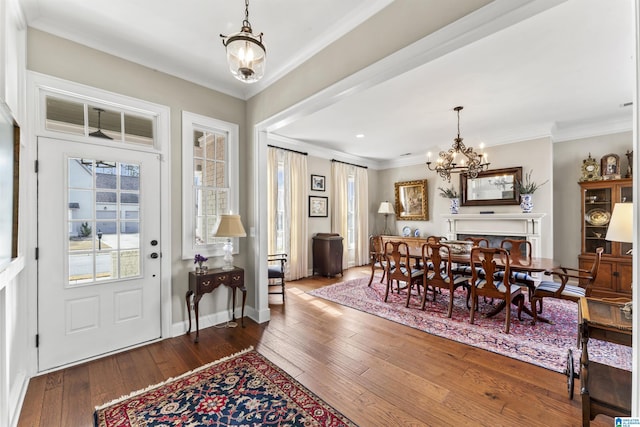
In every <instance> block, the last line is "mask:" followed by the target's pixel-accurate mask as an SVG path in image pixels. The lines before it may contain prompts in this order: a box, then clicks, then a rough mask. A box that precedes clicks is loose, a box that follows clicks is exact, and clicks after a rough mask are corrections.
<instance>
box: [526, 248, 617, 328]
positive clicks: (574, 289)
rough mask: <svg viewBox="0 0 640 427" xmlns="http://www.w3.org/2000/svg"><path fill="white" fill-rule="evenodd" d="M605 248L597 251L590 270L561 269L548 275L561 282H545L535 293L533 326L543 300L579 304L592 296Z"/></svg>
mask: <svg viewBox="0 0 640 427" xmlns="http://www.w3.org/2000/svg"><path fill="white" fill-rule="evenodd" d="M603 251H604V248H602V247H599V248H597V249H596V256H595V258H594V259H593V264H592V265H591V268H590V269H589V270H586V269H581V268H570V267H559V268H558V269H556V270H553V271H551V272H549V273H545V274H547V275H554V276H557V277H558V278H559V279H560V281H559V282H556V281H554V280H543V281H542V282H540V284H539V285H538V286H537V287H536V288H535V290H534V291H533V295H532V297H531V308H532V310H531V311H533V324H534V325H535V323H536V321H537V320H538V313H537V310H535V307H536V303H537V302H538V301H542V298H558V299H564V300H569V301H575V302H578V301H579V300H580V298H581V297H588V296H591V289H592V286H593V282H595V280H596V278H597V277H598V270H599V269H600V261H601V259H602V252H603ZM571 279H573V280H574V281H577V284H570V283H569V280H571Z"/></svg>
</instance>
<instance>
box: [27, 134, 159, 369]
mask: <svg viewBox="0 0 640 427" xmlns="http://www.w3.org/2000/svg"><path fill="white" fill-rule="evenodd" d="M38 253H39V255H38V336H39V348H38V363H39V370H40V371H44V370H48V369H52V368H55V367H58V366H62V365H66V364H70V363H74V362H77V361H80V360H83V359H87V358H91V357H95V356H98V355H101V354H105V353H109V352H112V351H115V350H120V349H123V348H126V347H130V346H133V345H136V344H140V343H143V342H146V341H150V340H154V339H157V338H159V337H160V336H161V319H160V160H159V155H158V154H155V153H147V152H139V151H134V150H126V149H121V148H113V147H112V146H109V147H105V146H98V145H91V144H86V143H78V142H69V141H62V140H57V139H50V138H39V139H38Z"/></svg>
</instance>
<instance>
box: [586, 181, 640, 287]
mask: <svg viewBox="0 0 640 427" xmlns="http://www.w3.org/2000/svg"><path fill="white" fill-rule="evenodd" d="M580 189H581V191H582V245H581V247H582V249H581V253H580V255H579V256H578V259H579V264H580V268H584V269H589V268H591V265H592V264H593V259H594V256H595V251H596V248H598V247H600V246H602V247H603V248H604V252H603V255H602V262H601V264H600V270H599V272H598V277H597V278H596V281H595V283H594V288H593V293H592V295H593V296H597V297H628V298H631V279H632V267H631V243H622V242H614V241H609V240H606V239H605V237H606V235H607V229H608V227H609V221H610V220H611V214H612V212H613V206H614V205H615V204H616V203H620V202H628V203H631V202H633V191H632V190H633V187H632V183H631V178H627V179H616V180H602V181H590V182H581V183H580Z"/></svg>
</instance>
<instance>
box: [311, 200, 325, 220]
mask: <svg viewBox="0 0 640 427" xmlns="http://www.w3.org/2000/svg"><path fill="white" fill-rule="evenodd" d="M309 216H310V217H326V216H329V198H328V197H322V196H309Z"/></svg>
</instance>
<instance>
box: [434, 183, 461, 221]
mask: <svg viewBox="0 0 640 427" xmlns="http://www.w3.org/2000/svg"><path fill="white" fill-rule="evenodd" d="M438 190H440V197H444V198H445V199H449V211H450V212H451V213H452V214H457V213H458V208H459V206H460V197H459V196H458V192H457V191H456V189H455V188H453V187H448V188H442V187H438Z"/></svg>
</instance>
